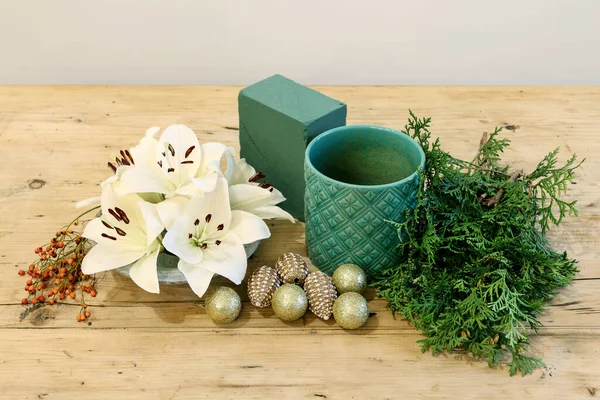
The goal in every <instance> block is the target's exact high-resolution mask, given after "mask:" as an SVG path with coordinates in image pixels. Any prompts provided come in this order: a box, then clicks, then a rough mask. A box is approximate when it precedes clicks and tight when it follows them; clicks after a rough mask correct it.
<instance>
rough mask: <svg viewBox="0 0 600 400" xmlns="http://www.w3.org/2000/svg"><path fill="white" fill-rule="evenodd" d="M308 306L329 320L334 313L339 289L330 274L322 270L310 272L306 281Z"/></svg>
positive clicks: (320, 316)
mask: <svg viewBox="0 0 600 400" xmlns="http://www.w3.org/2000/svg"><path fill="white" fill-rule="evenodd" d="M304 291H305V292H306V297H307V298H308V307H309V309H310V311H312V312H313V313H314V314H315V315H316V316H317V317H319V318H321V319H324V320H328V319H329V318H330V317H331V314H332V313H333V303H334V302H335V299H337V290H336V289H335V285H334V284H333V281H332V280H331V278H330V277H329V275H327V274H325V273H324V272H321V271H315V272H311V273H310V274H308V276H307V277H306V280H305V281H304Z"/></svg>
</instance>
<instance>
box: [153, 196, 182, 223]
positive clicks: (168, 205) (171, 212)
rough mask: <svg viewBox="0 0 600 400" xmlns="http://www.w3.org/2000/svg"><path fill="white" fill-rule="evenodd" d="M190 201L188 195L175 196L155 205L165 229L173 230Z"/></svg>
mask: <svg viewBox="0 0 600 400" xmlns="http://www.w3.org/2000/svg"><path fill="white" fill-rule="evenodd" d="M189 202H190V200H189V199H188V198H186V197H183V196H175V197H171V198H170V199H166V200H164V201H161V202H160V203H157V204H155V205H154V206H155V207H156V212H157V213H158V216H159V217H160V220H161V221H162V224H163V226H164V227H165V229H167V230H168V231H169V230H171V228H172V227H173V224H174V223H175V220H177V218H179V217H180V216H181V215H183V213H184V211H185V207H186V206H187V204H188V203H189Z"/></svg>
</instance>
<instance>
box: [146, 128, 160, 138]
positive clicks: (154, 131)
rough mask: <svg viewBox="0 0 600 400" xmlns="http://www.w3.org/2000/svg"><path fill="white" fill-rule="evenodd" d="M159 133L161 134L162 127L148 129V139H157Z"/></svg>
mask: <svg viewBox="0 0 600 400" xmlns="http://www.w3.org/2000/svg"><path fill="white" fill-rule="evenodd" d="M158 132H160V127H159V126H152V127H150V128H148V129H147V130H146V137H151V138H153V137H155V136H156V134H157V133H158Z"/></svg>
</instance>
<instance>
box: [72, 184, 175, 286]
mask: <svg viewBox="0 0 600 400" xmlns="http://www.w3.org/2000/svg"><path fill="white" fill-rule="evenodd" d="M101 204H102V216H101V217H99V218H95V219H93V220H92V221H90V222H89V223H88V224H87V225H86V227H85V229H84V231H83V234H82V235H83V236H84V237H86V238H88V239H90V240H93V241H94V242H96V245H95V246H93V247H92V249H91V250H90V251H89V252H88V254H87V255H86V256H85V257H84V259H83V263H82V265H81V270H82V271H83V273H84V274H88V275H89V274H95V273H98V272H102V271H107V270H111V269H116V268H119V267H122V266H124V265H129V264H132V263H133V264H132V266H131V269H130V271H129V272H130V275H131V279H132V280H133V281H134V282H135V283H136V284H137V285H138V286H140V287H141V288H142V289H144V290H146V291H148V292H151V293H158V292H159V285H158V274H157V267H156V260H157V258H158V254H159V253H160V251H161V245H160V242H159V240H158V239H157V238H158V236H159V235H160V234H161V232H162V231H163V229H164V227H163V225H162V223H161V222H160V219H159V218H158V215H157V213H156V210H155V209H154V207H153V206H152V205H151V204H149V203H147V202H145V201H143V200H142V199H141V198H139V197H138V196H136V195H128V196H117V195H116V194H115V193H114V191H113V188H112V186H111V185H107V186H105V187H104V189H103V190H102V200H101Z"/></svg>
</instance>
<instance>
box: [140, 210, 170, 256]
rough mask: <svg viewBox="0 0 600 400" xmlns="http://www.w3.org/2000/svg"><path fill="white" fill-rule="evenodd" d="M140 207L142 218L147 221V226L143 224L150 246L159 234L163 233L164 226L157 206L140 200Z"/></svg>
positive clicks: (147, 244)
mask: <svg viewBox="0 0 600 400" xmlns="http://www.w3.org/2000/svg"><path fill="white" fill-rule="evenodd" d="M138 207H139V210H140V213H141V214H142V215H141V217H142V218H141V220H143V221H145V226H143V229H144V230H145V231H146V246H148V247H150V245H151V244H152V242H154V240H156V238H157V237H158V235H160V234H161V233H162V231H163V230H164V226H163V223H162V221H161V219H160V218H159V216H158V212H157V211H156V207H155V206H153V205H152V204H150V203H146V202H144V201H140V202H139V203H138Z"/></svg>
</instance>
